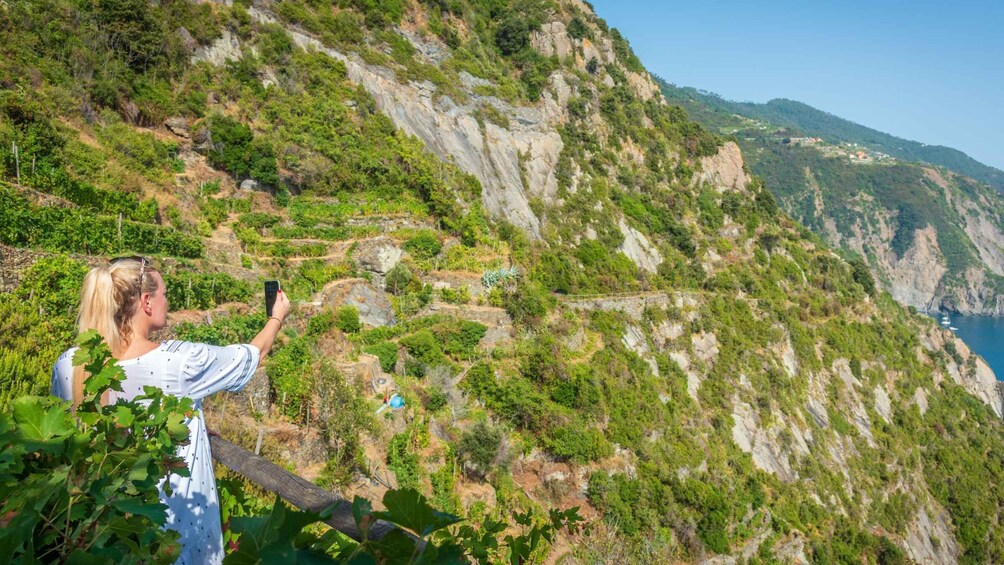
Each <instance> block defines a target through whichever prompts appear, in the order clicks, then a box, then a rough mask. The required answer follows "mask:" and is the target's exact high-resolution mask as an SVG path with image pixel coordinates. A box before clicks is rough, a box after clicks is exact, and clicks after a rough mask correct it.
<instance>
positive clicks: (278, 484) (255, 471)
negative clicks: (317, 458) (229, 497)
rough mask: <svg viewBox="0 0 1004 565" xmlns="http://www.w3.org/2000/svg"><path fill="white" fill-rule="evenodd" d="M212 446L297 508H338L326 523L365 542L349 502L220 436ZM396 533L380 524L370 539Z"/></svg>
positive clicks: (227, 462) (242, 472)
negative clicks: (391, 532) (333, 506)
mask: <svg viewBox="0 0 1004 565" xmlns="http://www.w3.org/2000/svg"><path fill="white" fill-rule="evenodd" d="M209 443H210V446H211V447H212V452H213V459H215V460H217V461H219V462H220V463H222V464H223V465H224V466H225V467H227V468H228V469H230V470H231V471H233V472H235V473H237V474H239V475H241V476H243V477H244V478H246V479H247V480H249V481H250V482H252V483H254V484H255V485H258V486H259V487H261V488H263V489H265V490H267V491H270V492H274V493H276V494H278V495H279V496H280V497H282V499H283V500H285V501H286V502H288V503H290V504H292V505H293V506H295V507H296V508H299V509H301V510H309V511H311V512H320V511H321V510H324V509H325V508H327V507H329V506H331V505H332V504H335V505H336V506H335V509H334V512H332V514H331V517H330V518H328V519H327V520H325V521H324V522H325V523H326V524H328V525H329V526H331V527H332V528H335V529H336V530H338V531H339V532H342V533H343V534H345V535H347V536H349V537H350V538H352V539H354V540H356V541H362V539H363V536H362V532H360V531H359V528H358V527H356V521H355V519H354V518H353V517H352V504H351V503H350V502H349V501H348V500H345V499H344V498H342V497H341V496H338V495H337V494H335V493H333V492H329V491H326V490H324V489H322V488H321V487H319V486H317V485H315V484H314V483H312V482H310V481H308V480H306V479H304V478H302V477H298V476H296V475H294V474H292V473H290V472H289V471H287V470H285V469H283V468H282V467H280V466H278V465H276V464H275V463H272V462H271V461H269V460H268V459H265V458H264V457H261V456H258V455H255V454H254V453H251V452H250V451H248V450H246V449H244V448H243V447H240V446H238V445H234V444H232V443H230V442H229V441H227V440H225V439H223V438H221V437H219V436H210V438H209ZM393 529H395V526H394V525H392V524H389V523H387V522H384V521H377V522H376V523H375V524H373V525H372V526H371V527H370V529H369V532H368V533H369V539H371V540H378V539H380V538H382V537H384V536H385V535H387V534H388V533H390V531H391V530H393ZM409 535H410V534H409ZM412 537H414V536H412ZM416 539H417V538H416Z"/></svg>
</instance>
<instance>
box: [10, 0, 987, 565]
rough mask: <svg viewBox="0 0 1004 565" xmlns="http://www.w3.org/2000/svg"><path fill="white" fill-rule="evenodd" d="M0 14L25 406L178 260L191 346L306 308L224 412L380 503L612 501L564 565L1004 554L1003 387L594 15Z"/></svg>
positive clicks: (507, 9) (476, 11)
mask: <svg viewBox="0 0 1004 565" xmlns="http://www.w3.org/2000/svg"><path fill="white" fill-rule="evenodd" d="M2 10H3V11H2V12H0V13H2V16H3V20H2V24H3V25H2V27H0V29H2V33H3V35H4V38H3V39H4V45H8V46H13V47H11V53H10V54H9V56H8V57H6V58H4V60H3V61H2V62H0V69H2V75H0V76H2V81H3V84H4V85H5V90H4V92H3V102H4V105H3V113H2V115H0V116H2V117H0V119H2V121H0V124H2V125H0V141H2V144H0V151H3V153H2V157H3V159H2V163H3V175H2V176H3V179H4V183H3V186H2V188H0V215H2V220H3V222H2V224H0V226H2V227H0V243H3V244H5V245H7V246H12V247H6V248H3V253H4V261H3V263H4V267H5V268H4V270H3V271H2V273H3V275H4V278H3V283H4V284H5V285H6V286H7V288H9V289H11V292H9V293H5V294H4V295H0V314H2V315H0V324H3V325H2V326H0V327H2V328H3V334H4V336H8V335H10V336H18V337H17V338H16V339H15V340H13V341H9V342H7V343H5V348H6V349H4V350H3V351H2V356H0V374H2V375H3V381H2V383H3V389H2V391H3V393H4V395H5V396H4V398H9V397H10V396H11V395H14V394H19V393H22V392H26V391H40V390H44V388H45V386H46V384H47V382H48V381H47V369H48V367H47V362H48V361H47V360H48V359H51V358H52V357H54V355H53V353H54V352H56V351H59V350H60V349H61V348H62V347H64V346H65V344H66V340H67V336H68V335H69V334H70V333H71V330H70V326H71V325H72V309H73V301H74V298H73V295H74V288H73V283H72V281H74V280H78V278H79V274H80V271H81V269H82V267H81V263H80V261H79V259H82V260H83V261H100V260H102V258H103V257H104V256H107V255H109V254H113V253H114V254H117V253H121V252H126V251H139V252H144V253H153V254H157V255H159V256H161V259H160V262H161V264H162V266H163V269H164V270H165V271H166V272H167V273H168V275H169V276H168V283H169V285H170V288H171V289H172V292H174V293H175V294H174V295H172V296H171V302H172V305H173V306H174V307H175V308H178V309H179V310H178V311H175V312H172V315H171V325H170V328H169V332H170V334H171V335H174V336H178V337H182V338H187V339H200V340H209V341H228V340H235V339H246V338H247V336H248V335H249V334H250V333H251V332H253V331H254V329H255V325H256V324H257V323H260V321H261V312H260V310H258V309H257V305H256V304H255V303H256V302H257V298H255V297H254V296H255V295H254V294H253V293H252V292H251V288H252V285H255V284H257V282H258V281H259V280H260V279H262V278H266V277H267V278H272V277H278V278H282V279H283V281H284V283H283V288H288V289H289V292H290V294H291V295H292V296H293V297H294V298H297V299H298V300H300V301H301V304H300V306H299V312H298V315H297V317H296V319H295V320H293V321H292V323H291V324H290V326H291V327H290V328H288V329H287V330H286V335H285V336H284V343H283V344H281V345H282V347H280V348H277V350H276V351H275V353H274V355H273V356H272V358H271V359H270V360H269V363H268V367H267V369H266V370H265V371H263V372H262V374H261V375H260V378H259V379H257V380H256V381H255V382H254V383H252V385H251V386H250V387H249V389H248V390H247V391H245V392H244V393H242V394H241V395H240V396H237V397H232V398H224V399H218V400H217V401H216V402H214V404H213V406H211V407H210V410H209V415H208V418H209V419H210V423H211V424H212V426H213V427H214V428H215V429H219V430H220V431H222V432H223V433H224V434H228V435H229V436H231V437H234V438H243V439H244V440H247V439H248V438H250V441H251V442H252V443H253V438H254V437H255V435H256V433H255V431H256V430H257V429H259V428H260V427H264V428H267V429H269V430H271V432H270V437H269V439H268V440H266V442H265V445H264V447H263V453H264V454H266V455H267V456H268V457H270V458H273V459H280V460H285V461H286V462H287V463H288V464H289V465H291V466H294V467H296V468H297V470H298V471H299V472H300V473H302V474H304V475H307V476H310V477H312V478H315V477H316V478H317V479H318V480H319V481H321V482H322V483H323V484H325V485H329V486H335V487H338V488H341V489H342V490H344V491H345V492H347V493H349V494H353V493H361V494H365V495H367V496H370V497H375V496H376V495H378V494H379V493H380V492H381V490H382V489H383V488H384V486H381V485H385V484H395V485H401V486H412V487H416V488H420V489H423V490H424V491H425V492H427V493H429V494H430V495H431V496H432V497H433V499H434V500H435V501H436V504H437V505H439V506H440V507H442V508H445V509H449V510H451V511H456V512H461V513H463V514H464V515H466V516H468V517H469V518H470V519H471V520H475V521H480V520H482V519H484V518H485V517H490V516H492V515H493V513H495V512H498V511H499V510H498V508H509V507H512V508H527V509H531V510H535V511H538V512H539V511H540V509H541V508H547V507H552V506H572V505H581V506H582V507H583V509H584V512H585V513H586V514H587V515H589V516H590V517H593V518H596V528H594V530H593V533H592V534H591V535H589V536H585V537H581V538H577V539H574V540H564V541H563V542H562V543H559V544H557V545H556V547H555V548H554V549H553V550H552V554H551V555H550V558H551V559H557V558H559V557H561V555H568V557H569V558H570V559H574V560H578V561H583V562H604V561H605V562H617V563H620V562H631V561H634V562H668V561H672V560H691V561H698V560H705V559H712V560H716V561H721V562H731V561H732V560H733V559H745V560H747V561H757V560H760V561H769V560H770V559H777V560H780V561H783V562H789V561H799V560H802V561H804V560H814V561H830V562H835V561H860V560H868V561H882V562H895V561H897V560H900V561H902V560H904V559H911V560H914V561H918V562H953V561H958V560H969V561H975V562H987V561H991V562H996V561H1000V560H1004V554H1002V553H1001V551H1002V550H1001V548H1002V547H1004V546H1002V544H1001V541H1002V540H1004V528H1002V526H1001V525H1000V524H1001V521H1000V514H1001V510H1002V508H1004V480H1002V479H1004V476H1002V474H1004V471H1002V468H1004V467H1002V465H1001V462H1002V461H1004V435H1002V433H1001V432H1002V431H1004V426H1002V423H1001V414H1002V398H1001V394H1000V392H999V391H998V388H997V385H996V382H995V380H994V376H993V374H992V372H990V370H989V369H988V368H987V366H986V364H985V363H984V362H983V361H982V360H981V359H979V357H978V356H976V355H974V354H972V353H971V352H970V351H968V349H966V348H965V346H964V344H962V343H961V342H960V341H958V340H957V339H955V338H954V336H953V335H952V334H951V333H949V332H946V331H943V330H941V329H940V328H938V327H936V325H935V324H933V323H932V321H931V320H929V319H926V318H924V317H920V316H916V315H912V314H911V313H910V312H908V311H907V310H905V309H904V308H902V307H901V306H899V305H897V304H896V303H895V302H894V301H893V300H892V299H891V298H890V297H889V296H888V295H884V294H879V293H877V292H876V290H875V286H874V282H873V280H872V279H871V277H870V276H869V274H868V272H867V270H865V269H862V268H855V267H853V266H852V265H849V264H848V263H846V262H845V261H843V260H842V259H841V258H840V257H839V256H837V255H836V254H834V253H833V252H832V251H830V250H829V249H828V248H827V247H826V246H825V245H824V244H823V243H822V242H821V241H820V240H819V239H818V238H816V237H813V236H812V234H811V233H810V232H808V231H807V230H806V229H805V228H804V227H802V226H801V225H799V224H797V223H796V222H795V221H794V220H792V219H791V218H790V217H789V216H787V215H785V214H784V213H783V212H781V211H779V210H778V208H777V205H776V203H775V199H774V198H773V197H772V196H771V194H770V192H769V191H768V190H766V188H765V187H764V186H763V184H762V181H761V180H759V179H757V178H755V177H751V176H750V175H748V174H747V171H746V169H745V166H744V164H743V155H742V153H741V152H740V150H739V147H738V146H737V145H736V144H735V143H731V142H723V141H722V140H721V139H719V138H718V137H717V136H715V135H712V134H709V133H708V132H707V131H706V130H705V129H704V128H702V127H701V126H699V125H698V124H696V123H694V122H691V121H689V120H688V119H687V117H686V114H685V112H684V111H683V110H681V109H680V108H678V107H675V106H670V105H668V104H666V103H665V101H664V100H663V98H662V97H661V95H660V94H659V91H658V88H657V86H656V85H655V83H654V82H653V81H652V80H651V78H650V77H649V76H648V74H647V73H646V72H645V70H644V68H643V67H642V66H641V64H640V62H639V61H638V59H637V58H636V57H635V56H634V55H633V54H632V52H631V50H630V47H629V46H628V44H627V42H626V41H625V40H624V38H623V37H621V36H620V34H618V33H617V32H616V30H611V29H609V28H608V27H607V26H606V24H605V23H604V22H603V20H601V19H599V18H598V17H597V16H596V15H595V14H593V12H592V10H591V9H590V7H589V6H588V5H587V4H585V3H581V2H578V1H576V0H568V1H562V2H549V1H544V0H520V1H517V2H502V1H488V0H485V1H481V0H478V1H451V2H406V1H399V2H386V3H384V4H383V5H381V6H380V7H379V8H377V7H375V6H374V5H373V4H371V3H368V2H361V1H358V2H357V1H351V0H346V1H344V2H339V3H338V4H337V5H336V6H332V5H331V4H328V3H323V2H313V1H294V0H291V1H286V2H281V3H279V2H276V3H272V2H256V3H254V4H253V5H249V4H247V3H241V2H237V3H235V4H234V5H233V6H226V5H223V4H191V3H188V2H184V1H180V0H173V1H168V0H162V1H161V2H160V3H159V5H147V4H145V3H144V2H141V1H138V0H120V1H112V0H107V1H102V2H98V3H96V4H93V5H92V4H86V5H78V4H76V3H71V2H64V1H62V0H47V1H38V2H23V3H17V4H10V5H5V6H4V7H3V8H2ZM8 147H9V148H11V149H10V150H8V149H7V148H8ZM13 147H17V148H18V149H17V154H16V155H15V153H14V151H13ZM29 162H31V163H32V167H31V168H30V169H29V167H28V163H29ZM29 170H30V174H29V172H28V171H29ZM70 254H84V257H79V256H71V255H70ZM287 281H288V283H287ZM235 303H236V304H235ZM226 304H229V307H227V306H225V305H226ZM182 307H184V308H185V310H180V308H182ZM40 312H43V313H44V315H42V314H40ZM43 326H44V327H45V329H44V331H43V330H42V329H40V328H41V327H43ZM22 336H23V337H22ZM394 390H397V391H398V392H400V393H401V394H403V395H404V396H405V398H406V406H407V408H405V409H403V410H401V411H390V410H387V411H384V412H382V413H380V415H379V416H376V417H374V416H372V414H373V412H375V411H376V409H377V408H378V407H379V406H380V402H381V398H382V397H383V395H384V394H387V393H390V392H393V391H394ZM259 421H264V423H265V426H261V425H260V424H259V423H258V422H259ZM291 424H295V425H291ZM540 557H541V558H543V557H544V556H540Z"/></svg>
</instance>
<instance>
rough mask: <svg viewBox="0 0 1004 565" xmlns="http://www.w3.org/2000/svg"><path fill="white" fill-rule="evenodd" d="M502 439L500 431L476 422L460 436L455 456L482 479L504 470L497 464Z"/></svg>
mask: <svg viewBox="0 0 1004 565" xmlns="http://www.w3.org/2000/svg"><path fill="white" fill-rule="evenodd" d="M502 437H503V433H502V430H501V429H499V428H497V427H495V426H491V425H489V424H487V423H485V422H477V423H476V424H474V425H473V426H471V427H470V428H468V429H466V430H464V433H463V435H461V436H460V441H459V442H457V456H458V457H459V458H460V460H461V461H463V462H464V463H465V464H466V465H467V466H468V467H470V468H471V469H473V470H474V471H475V472H476V473H477V474H478V475H480V476H482V477H486V476H488V474H489V473H491V472H492V471H494V470H496V469H498V470H500V471H501V470H504V468H505V465H504V464H501V465H499V464H497V461H498V458H499V448H500V447H501V446H502Z"/></svg>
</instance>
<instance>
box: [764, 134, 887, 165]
mask: <svg viewBox="0 0 1004 565" xmlns="http://www.w3.org/2000/svg"><path fill="white" fill-rule="evenodd" d="M768 139H772V140H775V141H777V142H778V143H781V144H785V145H789V144H790V145H799V146H808V147H816V148H817V149H819V150H820V151H822V153H823V155H826V156H827V157H847V158H848V159H850V160H851V162H853V163H862V164H868V163H877V162H881V161H888V162H890V163H891V162H894V161H895V159H894V158H893V157H892V156H891V155H888V154H886V153H882V152H881V151H874V150H872V149H868V148H867V147H863V146H860V145H858V144H857V143H841V144H840V145H830V144H827V143H826V142H825V141H823V138H821V137H775V138H768Z"/></svg>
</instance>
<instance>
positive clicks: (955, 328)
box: [948, 326, 959, 332]
mask: <svg viewBox="0 0 1004 565" xmlns="http://www.w3.org/2000/svg"><path fill="white" fill-rule="evenodd" d="M948 329H950V330H952V331H953V332H954V331H955V330H957V329H959V328H957V327H955V326H948Z"/></svg>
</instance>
